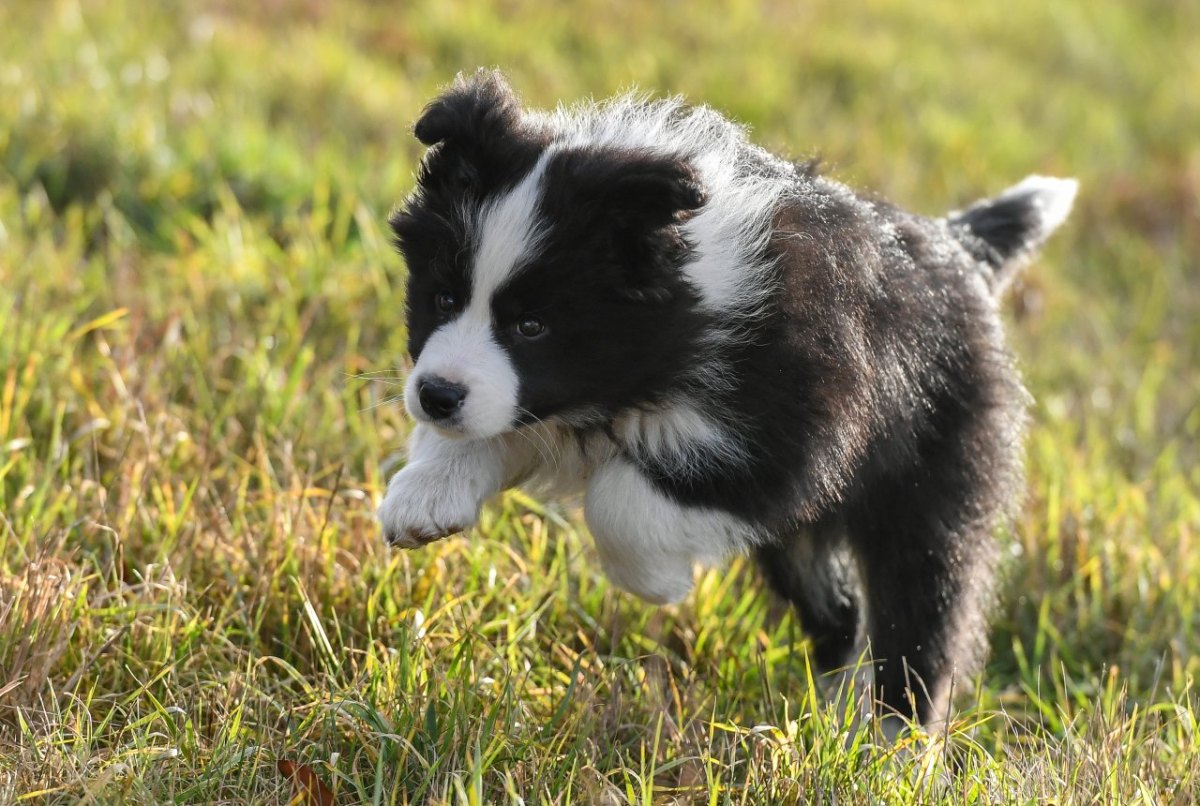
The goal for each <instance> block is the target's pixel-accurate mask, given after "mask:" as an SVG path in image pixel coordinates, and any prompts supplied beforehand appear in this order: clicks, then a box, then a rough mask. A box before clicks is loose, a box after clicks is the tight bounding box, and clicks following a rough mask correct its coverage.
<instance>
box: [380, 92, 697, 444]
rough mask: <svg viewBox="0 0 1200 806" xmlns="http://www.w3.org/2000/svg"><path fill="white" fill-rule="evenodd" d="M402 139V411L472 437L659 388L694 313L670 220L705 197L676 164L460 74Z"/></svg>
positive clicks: (398, 221)
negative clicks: (599, 137) (413, 144)
mask: <svg viewBox="0 0 1200 806" xmlns="http://www.w3.org/2000/svg"><path fill="white" fill-rule="evenodd" d="M415 134H416V136H417V139H419V140H420V141H421V142H422V143H424V144H425V145H426V146H429V150H428V151H427V152H426V154H425V157H424V160H423V162H422V164H421V168H420V171H419V175H418V182H417V187H416V189H415V190H414V192H413V193H412V195H411V196H410V197H409V198H408V200H407V201H406V202H405V204H404V205H403V207H402V208H401V209H399V210H398V211H396V212H395V213H394V214H393V215H392V218H391V225H392V229H393V231H394V233H395V235H396V241H397V244H398V246H399V248H400V251H401V252H402V253H403V255H404V257H405V260H406V262H407V264H408V297H407V309H408V310H407V315H408V333H409V351H410V353H411V355H412V357H413V360H414V361H415V367H414V369H413V371H412V373H411V376H410V378H409V380H408V383H407V385H406V388H405V401H406V405H407V407H408V410H409V412H410V413H411V414H412V416H413V417H414V418H416V419H417V420H420V421H423V422H427V423H431V424H433V425H435V426H436V427H438V428H439V429H440V430H441V431H443V432H445V433H447V434H453V435H462V436H466V437H473V438H478V437H488V436H493V435H496V434H500V433H503V432H505V431H508V430H511V429H513V428H516V427H518V426H520V425H522V424H525V423H529V422H533V421H535V420H544V419H546V418H553V417H564V418H576V419H581V418H582V419H591V418H594V417H595V416H596V415H601V416H603V415H605V414H609V413H612V412H614V411H616V410H619V409H620V408H622V407H624V406H629V405H634V404H636V403H638V402H641V401H643V400H645V399H646V395H647V394H648V392H649V390H653V389H656V388H662V385H663V383H664V382H665V381H666V380H668V379H666V378H664V377H663V375H664V374H665V373H669V372H670V369H669V368H668V367H667V366H666V364H665V363H664V361H665V360H666V357H667V356H671V357H672V359H673V361H672V363H676V362H678V360H679V357H680V356H681V355H683V354H686V353H687V352H688V351H689V348H694V346H693V345H689V344H685V343H682V341H686V340H687V339H688V338H689V335H688V334H691V333H694V332H695V330H696V328H695V327H692V326H689V324H691V322H689V321H688V320H694V319H695V318H696V317H698V316H700V314H699V313H698V312H697V311H698V306H697V305H696V299H697V297H696V292H695V289H694V288H693V287H692V286H691V285H689V283H688V282H687V280H686V279H685V277H684V275H683V272H682V271H681V267H682V266H683V264H684V263H686V262H687V260H688V259H689V257H690V245H689V243H688V242H687V241H686V239H685V238H684V237H683V235H682V234H681V231H680V227H679V224H680V223H681V222H682V221H683V220H685V219H686V218H687V217H688V216H689V215H690V214H691V213H692V212H693V211H695V210H697V209H698V208H700V207H701V206H702V205H703V204H704V201H705V198H704V193H703V190H702V188H701V187H700V184H699V181H698V180H697V175H696V173H695V171H694V170H693V168H692V167H691V166H690V165H689V164H687V161H686V160H684V159H681V158H679V157H677V156H672V155H669V154H662V153H654V152H653V151H650V150H647V149H626V148H621V147H615V146H613V145H611V144H605V145H602V146H598V145H588V144H587V143H586V142H584V141H582V140H580V139H578V138H572V137H570V136H569V135H567V134H565V133H563V132H560V131H556V130H555V127H554V124H553V122H552V120H551V118H550V117H548V116H544V115H539V114H535V113H529V112H526V111H524V110H523V109H522V108H521V106H520V103H519V101H518V100H517V98H516V96H515V95H514V94H513V92H512V90H511V89H510V88H509V87H508V85H507V84H506V83H505V81H504V79H503V78H502V77H501V76H500V75H499V74H498V73H496V72H488V71H480V72H479V73H476V74H475V75H474V76H472V77H469V78H463V77H460V78H459V79H458V80H457V81H456V82H455V83H454V84H453V85H452V86H451V87H450V88H449V89H448V90H446V91H445V92H444V93H443V94H442V95H441V96H440V97H438V98H437V99H435V100H434V101H433V102H432V103H431V104H430V105H429V106H428V107H427V108H426V109H425V111H424V113H423V114H422V116H421V118H420V120H419V121H418V122H417V124H416V127H415ZM659 359H661V360H659Z"/></svg>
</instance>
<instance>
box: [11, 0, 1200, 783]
mask: <svg viewBox="0 0 1200 806" xmlns="http://www.w3.org/2000/svg"><path fill="white" fill-rule="evenodd" d="M478 65H499V66H502V67H503V68H504V69H505V70H506V71H507V73H508V75H509V78H510V80H511V82H512V83H513V85H514V87H516V88H517V89H518V90H519V91H520V92H522V93H523V95H524V97H525V98H526V100H527V101H528V102H529V103H531V104H535V105H543V106H550V105H553V104H555V103H557V102H558V101H559V100H568V101H569V100H572V99H578V98H583V97H587V96H591V95H595V96H598V97H599V96H604V95H607V94H610V93H612V92H614V91H617V90H620V89H624V88H628V87H630V86H633V85H637V86H640V87H642V88H644V89H646V90H648V91H652V92H656V93H682V94H684V95H686V96H688V97H689V98H692V99H694V100H697V101H704V102H706V103H709V104H711V105H713V106H715V107H717V108H719V109H721V110H723V111H725V112H727V113H729V114H731V115H733V116H734V117H737V118H739V119H741V120H743V121H745V122H746V123H747V124H749V125H750V126H752V127H753V130H754V136H755V138H756V139H757V140H759V141H760V142H762V143H764V144H766V145H768V146H769V147H771V148H773V149H776V150H778V151H781V152H783V153H787V154H790V155H792V156H794V157H795V158H797V159H801V158H807V157H810V156H813V155H820V156H821V158H822V159H823V163H824V166H825V167H824V170H825V171H826V172H827V173H829V174H831V175H833V176H835V177H837V178H839V179H842V180H844V181H846V182H848V183H850V184H852V185H854V186H856V187H860V188H868V189H871V190H873V191H877V192H878V193H880V194H882V195H884V196H887V197H890V198H892V199H894V200H896V201H898V202H900V203H902V204H904V205H906V206H909V207H911V208H913V209H916V210H920V211H923V212H926V213H930V214H938V213H941V212H944V211H946V210H949V209H950V208H952V207H957V206H961V205H963V204H965V203H968V202H969V201H971V200H972V199H974V198H977V197H979V196H984V195H987V194H989V193H994V192H996V191H999V190H1000V189H1002V188H1004V187H1007V186H1008V185H1010V184H1012V183H1013V182H1015V181H1017V180H1019V179H1020V178H1021V177H1023V176H1024V175H1026V174H1029V173H1044V174H1051V175H1063V176H1076V177H1078V178H1079V179H1080V182H1081V185H1082V189H1081V195H1080V197H1079V199H1078V202H1077V206H1076V210H1075V213H1074V214H1073V216H1072V218H1071V220H1070V221H1069V222H1068V224H1067V225H1066V227H1065V228H1064V230H1063V231H1062V232H1060V233H1059V234H1058V235H1056V236H1055V239H1054V240H1053V242H1052V243H1051V245H1050V247H1049V248H1048V249H1047V251H1046V254H1045V255H1044V257H1043V258H1042V259H1041V260H1039V261H1038V262H1037V263H1035V264H1034V265H1032V266H1031V267H1030V268H1029V270H1028V272H1027V274H1026V275H1025V277H1024V278H1023V280H1022V281H1021V282H1020V283H1019V285H1018V287H1017V288H1015V289H1014V293H1013V295H1012V298H1011V300H1010V303H1011V304H1010V305H1009V306H1008V309H1007V316H1008V319H1009V323H1010V332H1011V338H1012V342H1013V344H1014V346H1015V349H1016V351H1017V352H1018V353H1019V355H1020V356H1021V362H1022V366H1023V368H1024V371H1025V374H1026V377H1027V380H1028V384H1029V387H1030V390H1031V391H1032V393H1033V396H1034V398H1035V401H1036V402H1035V403H1034V405H1033V408H1032V410H1031V415H1032V422H1033V427H1032V430H1031V434H1030V437H1029V440H1028V445H1027V452H1028V468H1029V476H1028V499H1027V502H1026V506H1025V508H1024V510H1023V513H1022V516H1021V517H1020V519H1019V521H1018V522H1017V523H1016V525H1015V527H1014V528H1013V530H1011V531H1010V532H1006V533H1005V534H1002V535H1000V540H1001V542H1002V545H1003V549H1004V551H1003V554H1004V558H1005V559H1004V567H1003V575H1004V576H1003V578H1004V582H1003V584H1002V586H1001V588H1002V591H1001V592H1002V596H1001V600H1000V603H999V605H998V607H997V610H996V613H995V620H994V626H993V629H992V632H991V646H992V653H991V657H990V660H989V662H988V664H987V666H986V668H985V670H984V671H983V673H982V675H981V677H980V680H979V684H978V685H977V686H976V687H974V689H973V690H970V691H966V692H965V696H964V699H963V700H962V701H961V703H960V708H959V709H958V711H957V713H956V717H955V720H954V722H953V724H952V725H951V726H950V729H949V730H948V731H946V732H944V733H941V734H940V735H933V736H925V735H920V734H915V735H912V736H910V737H909V738H908V739H906V740H905V741H903V742H902V743H901V745H900V746H899V747H887V746H876V745H875V744H874V741H875V739H874V737H873V735H872V734H871V732H870V731H864V732H862V733H860V734H857V735H856V737H855V738H852V739H850V740H848V739H847V734H846V719H845V717H844V715H842V714H839V713H836V712H834V711H831V710H829V709H826V708H824V707H823V705H822V701H821V699H820V697H818V696H816V695H815V694H813V689H812V680H811V675H810V672H809V670H808V666H807V664H806V661H805V657H806V655H805V649H806V644H805V640H804V636H803V633H802V631H801V630H800V626H799V625H798V623H797V622H796V620H795V619H794V618H793V617H792V616H791V615H790V614H789V613H788V612H787V611H786V609H784V608H782V607H780V606H779V605H778V604H777V603H775V602H773V601H772V600H771V599H770V598H769V597H768V596H767V595H766V594H765V593H764V591H763V589H762V587H761V585H760V584H759V583H758V580H757V578H756V574H755V571H754V569H753V568H752V567H751V566H750V565H749V564H748V563H745V562H741V561H735V562H733V563H732V564H731V565H730V566H728V567H727V568H724V569H713V570H708V571H704V572H702V573H701V575H700V576H699V578H698V582H697V586H696V589H695V591H694V593H693V594H692V595H691V596H690V597H689V598H687V599H686V600H685V601H684V602H683V603H681V604H679V605H677V606H670V607H664V608H654V607H650V606H647V605H644V604H642V603H639V602H637V601H635V600H633V599H632V598H631V597H628V596H626V595H623V594H621V593H620V592H618V591H616V590H614V589H613V588H611V587H610V586H609V585H608V584H607V583H606V582H605V580H604V579H603V577H602V575H601V574H600V570H599V566H598V563H597V561H596V559H595V557H594V553H593V549H592V547H591V544H590V539H589V538H588V536H587V534H586V530H585V528H584V527H583V526H582V522H581V520H580V518H579V516H578V513H577V511H576V510H574V509H573V508H571V507H570V506H564V505H560V504H550V503H548V502H541V501H536V500H531V499H530V498H528V497H526V496H524V495H522V494H519V493H511V494H507V495H505V496H504V497H503V498H502V499H501V500H499V501H497V502H496V503H495V505H493V506H491V507H490V508H489V509H488V510H487V512H486V514H485V516H484V519H483V522H482V524H481V525H480V526H479V528H477V529H475V530H473V531H472V532H471V533H470V534H468V535H466V536H463V537H456V538H453V539H450V540H447V541H443V542H441V543H438V544H436V545H434V546H431V547H429V548H427V549H425V550H423V551H420V552H414V553H399V552H394V551H391V550H388V549H387V548H386V547H385V546H384V545H383V543H382V540H381V538H380V535H379V532H378V528H377V526H376V524H375V523H374V520H373V512H374V508H375V506H376V505H377V503H378V501H379V499H380V496H381V493H382V490H383V488H384V485H385V483H386V479H387V476H388V473H389V471H390V470H392V469H394V468H395V467H396V466H397V462H398V461H399V454H398V452H399V451H400V450H401V448H402V446H403V441H404V437H405V434H406V433H407V429H408V427H409V426H408V422H407V420H406V417H405V415H404V413H403V410H402V407H401V406H400V404H399V403H398V401H397V399H396V396H397V394H398V393H399V391H400V386H399V384H398V378H399V377H400V375H401V373H402V371H403V368H404V366H405V357H404V347H405V332H404V326H403V307H404V266H403V263H402V261H401V260H400V258H399V257H398V256H397V255H396V254H395V253H394V251H393V249H392V247H391V244H390V242H389V235H388V232H387V228H386V225H385V223H384V222H385V219H386V214H387V212H388V210H389V208H390V207H391V206H392V205H393V204H394V203H396V202H397V201H398V200H399V199H401V198H402V197H403V196H404V194H405V193H407V191H408V190H409V188H410V187H411V183H412V174H413V171H414V167H415V164H416V161H417V159H418V158H419V156H420V149H419V147H418V144H417V143H416V142H415V140H413V138H412V137H411V134H410V127H411V123H412V121H413V120H414V119H415V117H416V116H417V114H418V113H419V110H420V108H421V106H422V105H423V104H424V102H425V101H426V100H428V99H429V98H430V97H431V96H432V94H433V93H434V92H436V90H437V88H438V87H439V86H441V85H442V84H444V83H445V82H447V81H448V80H450V79H451V78H452V77H453V75H454V73H455V72H456V71H458V70H463V69H466V70H470V69H473V68H474V67H476V66H478ZM1198 464H1200V4H1196V3H1185V2H1172V1H1171V0H1144V1H1143V2H1136V3H1134V2H1120V1H1119V0H1099V1H1096V2H1093V1H1092V0H1061V1H1060V2H1051V3H1045V2H1041V0H1010V1H1009V2H1007V3H1003V4H986V3H977V4H966V3H949V2H943V3H923V2H918V0H869V2H866V3H862V4H850V3H844V2H834V0H805V2H802V3H795V4H793V3H777V2H770V1H769V0H728V2H723V3H718V2H713V1H712V0H693V2H690V3H681V2H664V3H634V2H627V3H626V2H614V0H580V2H576V3H571V4H557V3H549V2H537V0H503V2H496V3H494V4H480V3H469V2H464V1H463V0H407V1H406V2H404V3H382V2H367V1H366V0H360V1H359V2H352V3H351V2H347V3H334V2H331V1H327V0H271V1H270V2H264V3H234V2H228V1H227V0H203V1H201V0H196V1H195V2H191V1H187V0H167V1H166V2H162V3H136V2H133V0H113V2H107V3H100V2H88V1H87V0H53V1H48V2H33V1H32V0H29V1H28V2H22V1H21V0H8V1H7V2H4V3H2V4H0V802H3V803H13V802H17V803H23V802H36V803H41V802H71V803H75V802H100V803H108V802H123V803H163V802H186V803H197V802H202V803H211V802H248V803H249V802H253V803H261V802H288V801H289V800H291V799H293V798H296V801H297V802H302V803H328V802H334V801H335V800H336V802H337V803H386V804H406V803H414V804H442V803H445V804H482V803H562V804H565V803H601V804H620V803H627V802H628V803H641V804H651V803H707V804H725V803H737V804H767V803H770V804H774V803H806V802H821V803H833V802H836V803H889V804H891V803H937V802H944V803H983V804H992V803H1047V802H1054V803H1059V804H1068V803H1071V804H1075V803H1146V804H1151V803H1181V804H1186V803H1195V802H1197V801H1200V795H1198V792H1200V747H1198V746H1197V740H1198V737H1197V717H1198V715H1200V698H1198V694H1197V691H1196V687H1195V685H1194V678H1195V676H1196V675H1197V673H1198V672H1200V657H1197V653H1196V647H1197V643H1198V642H1200V605H1198V604H1197V603H1198V602H1200V470H1198V469H1197V467H1198ZM966 688H967V687H966V686H965V685H964V689H966ZM315 781H319V782H320V786H318V785H317V784H316V783H315Z"/></svg>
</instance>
